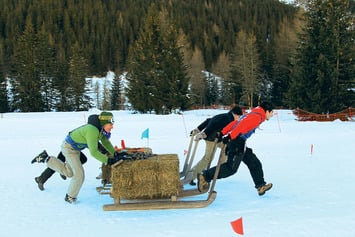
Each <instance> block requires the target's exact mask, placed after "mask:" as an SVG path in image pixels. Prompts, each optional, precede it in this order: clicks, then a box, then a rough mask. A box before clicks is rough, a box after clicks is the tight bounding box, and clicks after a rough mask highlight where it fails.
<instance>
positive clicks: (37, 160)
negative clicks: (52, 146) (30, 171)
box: [31, 150, 49, 164]
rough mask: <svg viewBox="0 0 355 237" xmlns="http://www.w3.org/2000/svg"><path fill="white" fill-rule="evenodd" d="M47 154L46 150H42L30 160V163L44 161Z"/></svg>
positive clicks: (46, 158)
mask: <svg viewBox="0 0 355 237" xmlns="http://www.w3.org/2000/svg"><path fill="white" fill-rule="evenodd" d="M48 157H49V156H48V154H47V152H46V150H44V151H42V152H41V153H40V154H38V156H36V157H35V158H34V159H33V160H32V161H31V164H33V163H35V162H38V163H44V162H46V161H47V160H48Z"/></svg>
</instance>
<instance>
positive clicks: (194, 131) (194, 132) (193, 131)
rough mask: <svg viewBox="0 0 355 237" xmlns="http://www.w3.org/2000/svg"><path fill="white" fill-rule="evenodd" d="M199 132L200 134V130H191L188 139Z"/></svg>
mask: <svg viewBox="0 0 355 237" xmlns="http://www.w3.org/2000/svg"><path fill="white" fill-rule="evenodd" d="M199 132H200V130H199V129H198V128H195V129H192V130H191V132H190V137H191V136H195V135H196V134H197V133H199Z"/></svg>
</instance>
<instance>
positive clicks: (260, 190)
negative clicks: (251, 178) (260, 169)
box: [257, 183, 272, 196]
mask: <svg viewBox="0 0 355 237" xmlns="http://www.w3.org/2000/svg"><path fill="white" fill-rule="evenodd" d="M271 188H272V183H268V184H265V185H263V186H261V187H259V188H257V190H258V194H259V196H262V195H264V194H265V192H266V191H268V190H270V189H271Z"/></svg>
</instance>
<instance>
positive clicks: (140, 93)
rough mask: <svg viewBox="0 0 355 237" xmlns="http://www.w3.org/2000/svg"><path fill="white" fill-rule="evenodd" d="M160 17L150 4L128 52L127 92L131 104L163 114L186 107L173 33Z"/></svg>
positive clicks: (183, 78)
mask: <svg viewBox="0 0 355 237" xmlns="http://www.w3.org/2000/svg"><path fill="white" fill-rule="evenodd" d="M161 18H162V17H161V15H159V13H158V10H157V8H156V7H155V5H152V6H151V7H150V9H149V11H148V15H147V17H146V21H145V25H144V28H143V29H142V31H141V33H140V34H139V37H138V39H137V41H136V42H135V44H134V45H133V46H132V47H131V49H130V53H129V56H130V57H129V65H128V74H127V79H128V82H129V88H128V93H127V96H128V98H129V101H130V103H131V105H132V106H133V108H134V109H136V110H138V111H140V112H143V113H145V112H151V111H154V112H156V113H158V114H164V113H170V112H171V111H172V110H174V109H185V108H186V107H187V97H186V95H187V85H188V84H187V83H188V80H187V77H186V66H185V65H184V64H183V55H182V53H181V52H180V49H179V47H178V46H177V33H176V32H175V30H174V27H173V26H171V25H170V24H164V23H166V22H163V19H161ZM164 20H166V19H164Z"/></svg>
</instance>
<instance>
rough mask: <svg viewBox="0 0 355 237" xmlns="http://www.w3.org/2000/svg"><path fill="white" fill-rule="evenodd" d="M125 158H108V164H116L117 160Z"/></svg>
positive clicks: (120, 160)
mask: <svg viewBox="0 0 355 237" xmlns="http://www.w3.org/2000/svg"><path fill="white" fill-rule="evenodd" d="M122 161H123V160H122V159H120V158H115V157H114V158H108V159H107V164H108V165H114V164H116V163H117V162H122Z"/></svg>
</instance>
